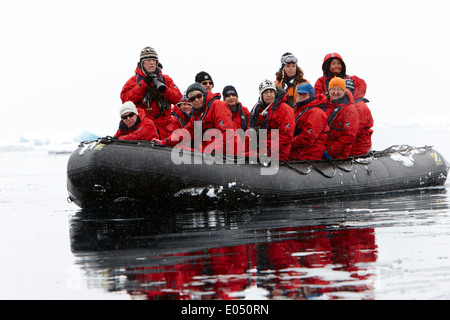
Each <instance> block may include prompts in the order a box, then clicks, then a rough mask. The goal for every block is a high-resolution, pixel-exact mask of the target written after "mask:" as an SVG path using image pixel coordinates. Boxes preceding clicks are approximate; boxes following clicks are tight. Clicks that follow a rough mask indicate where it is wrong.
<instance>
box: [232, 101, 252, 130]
mask: <svg viewBox="0 0 450 320" xmlns="http://www.w3.org/2000/svg"><path fill="white" fill-rule="evenodd" d="M230 111H231V116H232V119H233V122H234V124H235V129H242V130H244V131H246V130H247V129H248V125H249V122H250V111H248V109H247V108H246V107H244V106H243V105H242V103H240V102H239V103H238V105H237V106H236V107H235V108H234V109H230Z"/></svg>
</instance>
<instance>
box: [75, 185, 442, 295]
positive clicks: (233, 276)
mask: <svg viewBox="0 0 450 320" xmlns="http://www.w3.org/2000/svg"><path fill="white" fill-rule="evenodd" d="M446 197H447V196H446V194H445V189H444V190H442V189H432V190H430V189H427V190H422V191H415V192H412V193H410V194H408V195H404V194H401V196H399V195H389V196H385V197H383V198H380V199H374V198H368V199H363V200H354V201H346V202H342V201H327V202H321V203H314V204H312V205H299V204H289V205H283V206H279V207H265V208H254V209H251V210H250V209H249V210H239V211H231V210H213V211H198V212H186V211H179V212H176V211H175V212H174V211H171V212H160V214H158V215H149V214H147V213H146V212H142V211H134V212H129V211H125V212H121V211H111V210H104V211H99V210H96V211H91V210H82V211H80V212H78V213H76V214H75V215H74V216H73V218H72V220H71V225H70V239H71V248H72V251H73V253H74V254H75V256H76V258H77V261H78V263H79V264H80V265H81V266H82V267H83V269H84V270H85V271H86V274H87V277H88V281H89V283H90V284H91V286H97V287H99V288H106V289H107V290H108V291H119V292H127V293H128V294H130V295H131V296H133V297H136V296H139V297H144V298H147V299H239V298H247V299H248V298H255V299H260V298H269V299H297V298H305V299H316V298H317V299H324V298H325V299H332V298H350V299H372V298H374V284H375V282H376V281H377V278H378V276H379V275H378V268H377V264H376V263H377V256H378V250H379V249H378V247H377V243H376V237H375V231H374V230H375V228H380V227H383V226H386V227H389V226H392V225H398V224H400V225H402V224H404V223H412V222H411V221H409V222H408V221H407V220H408V219H413V220H414V219H415V220H414V221H415V222H414V223H417V221H424V222H423V223H429V222H430V221H431V219H438V218H439V212H442V210H444V211H446V210H448V202H447V201H446V200H445V199H446ZM402 212H403V213H404V214H402ZM415 217H417V218H415ZM94 281H99V282H98V283H97V284H93V282H94Z"/></svg>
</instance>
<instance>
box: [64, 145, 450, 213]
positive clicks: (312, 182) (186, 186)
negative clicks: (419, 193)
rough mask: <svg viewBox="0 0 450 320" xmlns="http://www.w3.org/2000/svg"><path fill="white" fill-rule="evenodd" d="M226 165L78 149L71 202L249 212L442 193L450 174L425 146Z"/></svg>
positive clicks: (150, 152) (143, 152)
mask: <svg viewBox="0 0 450 320" xmlns="http://www.w3.org/2000/svg"><path fill="white" fill-rule="evenodd" d="M180 152H183V159H184V162H183V161H180V158H179V154H180ZM216 160H217V159H216ZM223 160H224V161H222V163H220V161H214V162H212V163H211V161H209V162H208V161H207V159H206V157H205V154H203V153H199V152H194V151H188V150H179V149H178V150H175V149H172V148H170V147H167V146H159V145H156V144H155V143H153V142H146V141H121V140H116V139H112V138H109V137H106V138H99V139H97V140H94V141H88V142H82V143H81V144H80V145H79V147H78V149H77V150H75V151H74V152H73V153H72V154H71V156H70V158H69V161H68V165H67V188H68V193H69V197H68V200H69V201H71V202H74V203H75V204H76V205H78V206H79V207H81V208H114V207H118V206H119V207H120V206H122V205H127V206H128V205H130V204H133V205H138V206H143V207H144V208H145V207H146V208H159V207H167V206H169V207H175V206H180V207H189V206H194V207H195V205H196V204H206V203H209V204H211V205H220V204H224V205H242V204H249V205H252V204H254V203H255V202H256V203H264V202H266V201H276V202H285V201H307V200H315V199H326V198H335V197H345V196H349V197H354V196H358V195H370V194H378V193H384V192H392V191H399V190H411V189H419V188H430V187H436V186H443V185H444V183H445V181H446V179H447V174H448V164H447V162H446V161H445V160H444V158H443V157H442V155H441V154H440V153H438V152H437V151H436V150H434V149H433V148H432V147H427V146H425V147H420V148H416V147H411V146H392V147H390V148H388V149H386V150H383V151H371V152H370V153H368V154H367V155H365V156H361V157H355V158H349V159H345V160H321V161H287V162H280V163H279V164H278V163H274V164H272V163H265V162H263V161H260V159H259V158H258V159H257V161H252V159H249V158H244V159H237V157H235V158H234V159H229V158H228V159H225V158H224V159H223ZM225 160H226V161H225ZM271 166H272V167H271ZM264 169H272V173H271V174H267V173H264Z"/></svg>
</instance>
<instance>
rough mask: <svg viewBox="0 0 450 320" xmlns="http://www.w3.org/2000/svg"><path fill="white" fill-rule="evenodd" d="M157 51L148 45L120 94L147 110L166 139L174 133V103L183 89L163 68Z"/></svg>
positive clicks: (147, 113) (122, 97)
mask: <svg viewBox="0 0 450 320" xmlns="http://www.w3.org/2000/svg"><path fill="white" fill-rule="evenodd" d="M161 69H162V65H161V64H160V63H159V58H158V54H157V53H156V51H155V50H154V49H153V48H151V47H145V48H144V49H142V51H141V54H140V61H139V62H138V65H137V67H136V71H135V73H136V74H135V75H134V76H132V77H131V78H130V79H129V80H128V81H127V82H126V84H125V85H124V87H123V89H122V92H121V94H120V98H121V99H122V102H125V101H132V102H133V103H134V104H135V105H136V106H137V108H138V109H142V110H144V111H145V116H146V117H149V118H150V119H151V120H152V121H153V122H154V123H155V125H156V127H157V129H158V132H159V136H160V137H161V139H164V138H166V137H168V136H170V134H171V133H172V129H171V128H170V127H169V128H168V126H169V125H170V122H171V116H170V110H171V105H172V104H175V103H177V102H178V101H180V99H181V92H180V90H179V89H178V87H177V86H176V85H175V83H174V82H173V80H172V78H170V77H169V76H168V75H165V74H164V75H163V74H162V72H161Z"/></svg>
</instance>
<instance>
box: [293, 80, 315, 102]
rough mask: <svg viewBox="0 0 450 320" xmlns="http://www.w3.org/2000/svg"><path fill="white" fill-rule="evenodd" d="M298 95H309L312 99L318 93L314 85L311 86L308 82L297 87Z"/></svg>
mask: <svg viewBox="0 0 450 320" xmlns="http://www.w3.org/2000/svg"><path fill="white" fill-rule="evenodd" d="M297 93H309V94H310V95H311V98H312V97H314V95H315V93H316V92H315V90H314V88H313V86H312V85H310V84H309V83H307V82H303V83H300V84H299V85H298V86H297Z"/></svg>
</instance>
